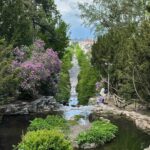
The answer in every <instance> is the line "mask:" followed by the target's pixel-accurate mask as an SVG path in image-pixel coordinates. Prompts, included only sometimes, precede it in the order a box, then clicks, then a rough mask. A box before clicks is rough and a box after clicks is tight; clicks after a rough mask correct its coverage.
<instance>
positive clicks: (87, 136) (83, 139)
mask: <svg viewBox="0 0 150 150" xmlns="http://www.w3.org/2000/svg"><path fill="white" fill-rule="evenodd" d="M117 131H118V128H117V126H115V125H113V124H112V123H110V122H108V121H94V122H93V123H92V126H91V128H90V129H88V130H86V131H84V132H81V133H80V134H79V135H78V137H77V142H78V144H79V145H80V146H81V145H83V144H86V143H95V144H97V145H103V144H105V143H107V142H109V141H111V140H112V139H113V138H115V136H116V133H117Z"/></svg>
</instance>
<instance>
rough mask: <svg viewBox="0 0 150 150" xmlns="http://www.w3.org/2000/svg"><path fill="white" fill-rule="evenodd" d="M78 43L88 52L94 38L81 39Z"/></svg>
mask: <svg viewBox="0 0 150 150" xmlns="http://www.w3.org/2000/svg"><path fill="white" fill-rule="evenodd" d="M78 43H79V46H80V47H81V48H82V49H83V51H84V52H85V53H88V52H90V51H91V47H92V45H93V44H94V40H92V39H86V40H82V41H79V42H78Z"/></svg>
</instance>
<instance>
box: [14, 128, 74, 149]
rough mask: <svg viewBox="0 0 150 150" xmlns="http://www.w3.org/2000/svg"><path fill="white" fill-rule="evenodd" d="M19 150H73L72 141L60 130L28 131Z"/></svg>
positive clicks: (19, 145)
mask: <svg viewBox="0 0 150 150" xmlns="http://www.w3.org/2000/svg"><path fill="white" fill-rule="evenodd" d="M15 149H17V150H73V148H72V146H71V144H70V142H69V141H68V140H66V139H65V136H64V134H63V133H62V132H60V131H58V130H38V131H31V132H27V134H26V135H25V136H23V138H22V142H21V143H19V144H18V146H17V147H16V148H15Z"/></svg>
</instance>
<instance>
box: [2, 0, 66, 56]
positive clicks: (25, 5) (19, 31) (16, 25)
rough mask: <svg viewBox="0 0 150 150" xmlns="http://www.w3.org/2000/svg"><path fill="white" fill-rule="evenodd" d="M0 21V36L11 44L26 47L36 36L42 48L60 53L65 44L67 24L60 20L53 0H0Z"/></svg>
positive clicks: (61, 53) (62, 51)
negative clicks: (44, 43)
mask: <svg viewBox="0 0 150 150" xmlns="http://www.w3.org/2000/svg"><path fill="white" fill-rule="evenodd" d="M37 8H38V9H37ZM0 22H1V24H0V31H1V32H0V36H1V37H4V38H5V39H6V41H7V42H8V43H9V44H10V43H11V44H12V45H13V46H21V45H27V46H29V45H31V44H32V43H33V41H35V39H39V38H40V39H42V40H44V41H45V42H46V48H47V47H51V48H53V49H54V50H56V51H58V53H59V55H60V56H62V55H63V53H64V49H65V48H66V47H67V45H68V40H69V39H68V36H67V30H68V25H67V24H66V23H65V22H64V21H63V20H62V19H61V15H60V13H59V11H58V10H57V7H56V4H55V2H54V0H35V1H31V0H25V1H24V0H13V1H12V0H3V1H0Z"/></svg>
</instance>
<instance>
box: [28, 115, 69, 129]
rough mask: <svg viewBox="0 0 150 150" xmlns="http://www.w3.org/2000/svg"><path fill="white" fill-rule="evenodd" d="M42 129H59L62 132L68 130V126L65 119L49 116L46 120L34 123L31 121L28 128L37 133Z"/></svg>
mask: <svg viewBox="0 0 150 150" xmlns="http://www.w3.org/2000/svg"><path fill="white" fill-rule="evenodd" d="M42 129H47V130H51V129H59V130H62V131H66V130H67V129H68V124H67V121H66V120H65V119H64V118H62V117H60V116H54V115H50V116H47V117H46V119H42V118H36V119H34V120H33V121H31V124H30V125H29V127H28V131H36V130H42Z"/></svg>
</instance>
